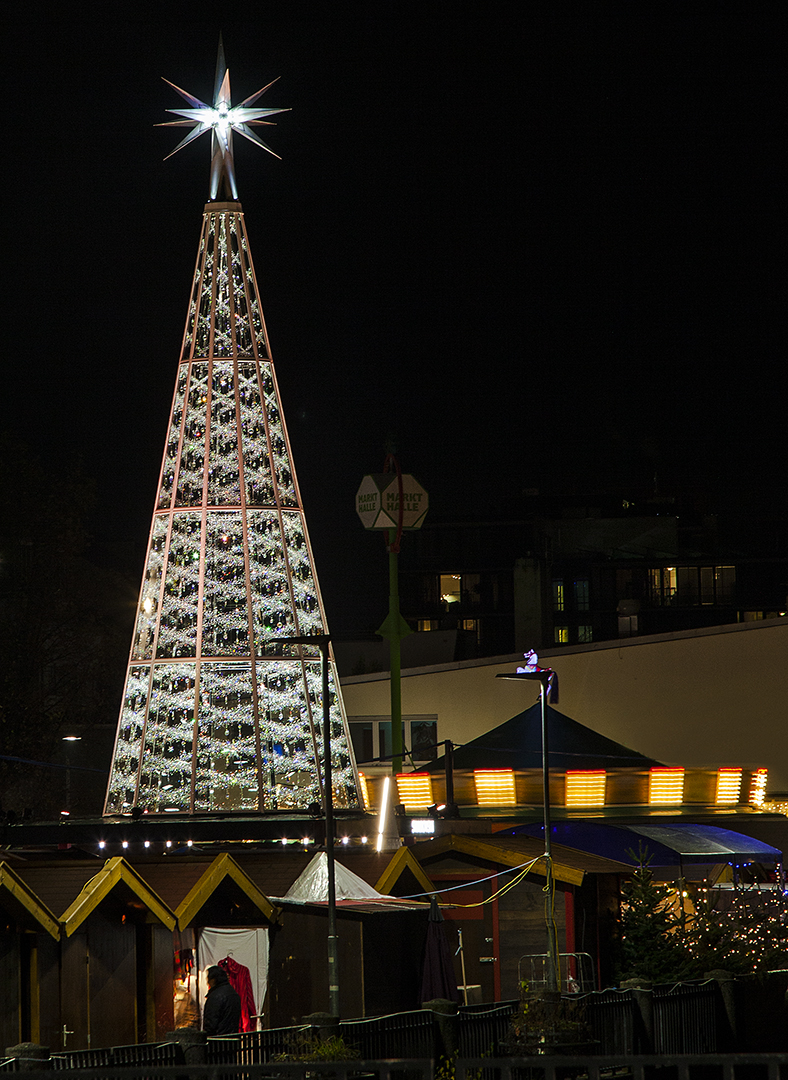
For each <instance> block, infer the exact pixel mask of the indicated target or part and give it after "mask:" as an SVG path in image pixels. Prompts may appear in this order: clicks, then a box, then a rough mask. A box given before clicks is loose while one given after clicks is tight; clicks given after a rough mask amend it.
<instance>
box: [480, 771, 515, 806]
mask: <svg viewBox="0 0 788 1080" xmlns="http://www.w3.org/2000/svg"><path fill="white" fill-rule="evenodd" d="M473 779H474V780H475V781H476V802H477V803H478V805H479V806H515V805H516V803H517V798H516V796H515V793H514V770H513V769H474V770H473Z"/></svg>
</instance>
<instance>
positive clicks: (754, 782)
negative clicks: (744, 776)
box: [750, 769, 769, 806]
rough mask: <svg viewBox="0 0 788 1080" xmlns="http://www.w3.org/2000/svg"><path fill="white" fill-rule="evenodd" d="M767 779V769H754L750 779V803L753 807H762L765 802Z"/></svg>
mask: <svg viewBox="0 0 788 1080" xmlns="http://www.w3.org/2000/svg"><path fill="white" fill-rule="evenodd" d="M768 779H769V770H768V769H756V770H755V771H754V772H753V774H752V777H751V778H750V803H751V804H752V805H753V806H763V804H764V803H765V802H766V782H767V781H768Z"/></svg>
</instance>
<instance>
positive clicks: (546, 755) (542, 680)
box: [495, 668, 559, 990]
mask: <svg viewBox="0 0 788 1080" xmlns="http://www.w3.org/2000/svg"><path fill="white" fill-rule="evenodd" d="M554 676H555V672H554V671H553V670H552V669H551V668H536V669H535V670H533V671H523V670H519V669H518V670H517V671H516V672H512V673H511V674H509V673H508V672H506V673H504V672H499V674H498V675H496V676H495V677H496V679H524V680H526V681H530V682H538V683H539V684H540V691H539V698H540V701H541V704H542V798H543V802H544V859H545V864H546V865H545V894H546V895H545V928H546V930H547V989H548V990H558V989H559V986H558V941H557V938H556V932H555V919H554V918H553V907H554V904H555V880H554V878H553V848H552V841H551V838H550V750H549V745H548V740H547V697H548V695H549V693H550V680H551V679H552V678H553V677H554Z"/></svg>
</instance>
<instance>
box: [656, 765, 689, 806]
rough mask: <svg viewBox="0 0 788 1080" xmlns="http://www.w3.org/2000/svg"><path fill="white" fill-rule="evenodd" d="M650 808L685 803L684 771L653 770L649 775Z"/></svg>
mask: <svg viewBox="0 0 788 1080" xmlns="http://www.w3.org/2000/svg"><path fill="white" fill-rule="evenodd" d="M648 801H649V805H650V806H654V805H655V804H664V803H682V802H684V770H683V769H651V770H650V772H649V774H648Z"/></svg>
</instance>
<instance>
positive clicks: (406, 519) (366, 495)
mask: <svg viewBox="0 0 788 1080" xmlns="http://www.w3.org/2000/svg"><path fill="white" fill-rule="evenodd" d="M402 496H403V498H402V527H403V529H420V528H421V526H422V524H423V523H424V518H425V517H426V515H427V509H428V507H429V497H428V496H427V492H426V491H425V490H424V488H423V487H422V486H421V484H420V483H419V482H418V481H417V480H414V479H413V477H412V476H411V475H410V473H403V474H402ZM356 513H357V514H358V516H359V517H360V518H361V523H362V525H363V526H364V528H365V529H396V528H397V522H398V517H399V482H398V481H397V474H396V473H371V474H370V475H369V476H365V477H364V479H363V480H362V481H361V486H360V487H359V489H358V491H357V492H356Z"/></svg>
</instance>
